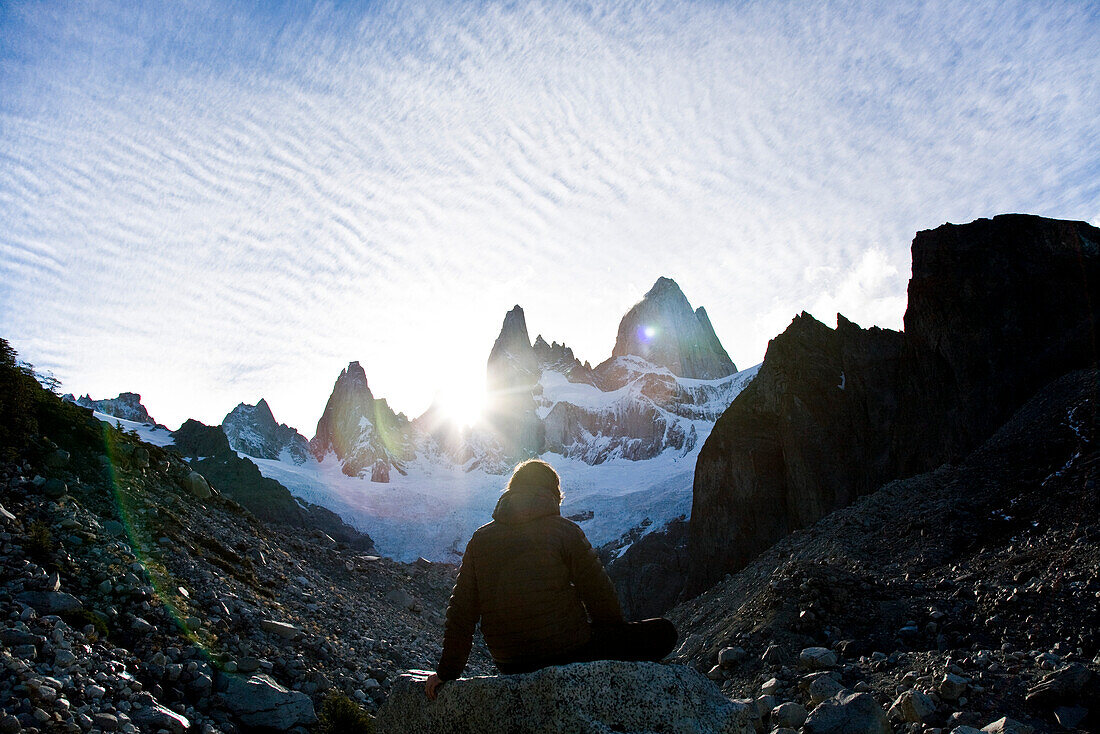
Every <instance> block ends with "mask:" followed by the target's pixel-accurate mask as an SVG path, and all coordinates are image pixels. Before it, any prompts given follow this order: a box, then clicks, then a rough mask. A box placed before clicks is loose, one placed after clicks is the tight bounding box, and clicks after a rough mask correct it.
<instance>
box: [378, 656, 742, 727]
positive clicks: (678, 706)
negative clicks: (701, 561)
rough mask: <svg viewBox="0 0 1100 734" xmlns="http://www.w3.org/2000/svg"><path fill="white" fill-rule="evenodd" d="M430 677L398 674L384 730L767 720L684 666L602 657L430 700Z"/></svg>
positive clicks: (450, 689)
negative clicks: (427, 681) (426, 685)
mask: <svg viewBox="0 0 1100 734" xmlns="http://www.w3.org/2000/svg"><path fill="white" fill-rule="evenodd" d="M425 675H426V673H422V672H419V671H410V672H409V673H406V674H404V675H401V676H399V677H398V678H397V680H396V681H395V682H394V684H393V688H392V689H391V690H390V695H389V698H387V699H386V703H385V705H383V707H382V709H381V710H380V711H379V712H378V719H377V722H376V725H377V731H378V734H434V733H436V732H447V734H503V733H504V732H539V733H543V732H545V733H546V734H551V733H554V734H556V733H557V732H610V731H615V732H627V733H629V734H643V733H645V734H648V733H649V732H663V733H664V734H753V732H754V731H755V730H754V728H753V724H754V722H759V720H760V719H759V716H758V715H757V714H756V712H755V707H753V706H751V705H746V704H745V703H743V702H737V701H731V700H730V699H728V698H726V697H725V696H724V695H723V694H722V692H721V691H720V690H718V686H716V685H715V684H714V683H713V682H712V681H710V680H708V679H707V678H706V676H704V675H703V674H702V673H699V672H698V671H696V670H693V669H691V668H688V667H685V666H683V665H666V664H662V663H646V662H622V661H616V660H599V661H595V662H589V663H581V664H575V665H564V666H560V667H558V666H555V667H549V668H543V669H541V670H537V671H535V672H533V673H528V674H526V675H506V676H496V677H492V676H485V677H477V678H464V679H462V680H460V681H456V682H454V683H450V684H448V685H446V686H443V688H442V689H440V692H439V697H438V698H437V699H436V700H435V701H431V702H429V701H427V700H425V698H424V687H423V686H424V677H425Z"/></svg>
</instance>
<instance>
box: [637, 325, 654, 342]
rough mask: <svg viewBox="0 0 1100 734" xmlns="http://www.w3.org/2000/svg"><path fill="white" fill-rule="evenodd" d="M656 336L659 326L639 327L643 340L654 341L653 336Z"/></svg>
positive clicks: (639, 334) (640, 337)
mask: <svg viewBox="0 0 1100 734" xmlns="http://www.w3.org/2000/svg"><path fill="white" fill-rule="evenodd" d="M655 336H657V328H656V327H654V326H643V327H641V328H639V329H638V338H639V339H640V340H641V341H644V342H649V341H653V337H655Z"/></svg>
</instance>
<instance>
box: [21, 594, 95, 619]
mask: <svg viewBox="0 0 1100 734" xmlns="http://www.w3.org/2000/svg"><path fill="white" fill-rule="evenodd" d="M15 599H16V601H19V602H22V603H23V604H26V605H27V606H28V607H31V608H32V609H34V611H36V612H38V613H39V614H69V613H71V612H79V611H80V610H81V609H83V608H84V605H83V604H81V602H80V600H79V599H77V598H76V597H75V596H73V595H72V594H66V593H65V592H63V591H24V592H23V593H22V594H19V595H18V596H16V597H15Z"/></svg>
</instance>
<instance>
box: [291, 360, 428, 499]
mask: <svg viewBox="0 0 1100 734" xmlns="http://www.w3.org/2000/svg"><path fill="white" fill-rule="evenodd" d="M408 425H409V421H408V418H406V417H405V415H404V414H402V413H396V414H395V413H394V412H393V409H392V408H390V406H389V404H388V403H387V402H386V401H385V399H382V398H377V399H376V398H375V397H374V395H373V394H372V393H371V391H370V386H369V385H367V373H366V371H365V370H364V369H363V367H362V365H360V364H359V363H358V362H351V363H350V364H348V366H347V367H346V368H345V369H343V370H340V376H339V377H337V378H336V383H335V384H334V385H333V386H332V394H331V395H330V396H329V399H328V403H327V404H326V405H325V412H324V413H322V414H321V419H320V420H319V421H317V433H316V435H315V436H314V437H313V440H312V441H310V442H309V446H310V450H311V451H312V452H313V455H314V456H316V457H317V460H318V461H323V460H324V458H325V456H326V455H327V454H329V453H330V452H331V453H334V454H336V458H337V459H339V460H340V461H341V462H342V464H343V472H344V473H345V474H347V475H348V476H357V475H359V474H360V473H361V472H363V471H365V470H367V469H371V472H372V477H377V478H378V481H385V480H384V479H382V477H387V478H388V476H389V467H391V466H392V467H396V468H397V469H398V471H402V464H403V463H404V462H405V461H407V460H408V459H410V458H411V457H412V446H411V444H410V442H409V437H408V435H407V431H408Z"/></svg>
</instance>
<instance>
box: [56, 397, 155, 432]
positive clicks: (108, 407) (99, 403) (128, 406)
mask: <svg viewBox="0 0 1100 734" xmlns="http://www.w3.org/2000/svg"><path fill="white" fill-rule="evenodd" d="M61 399H62V400H68V401H69V402H70V403H76V404H77V405H80V406H82V407H84V408H91V409H92V410H94V411H97V412H99V413H103V414H105V415H109V416H112V417H114V418H121V419H122V420H125V421H133V422H135V423H143V424H144V423H151V424H154V425H155V424H156V421H154V420H153V417H152V416H151V415H149V411H148V410H146V409H145V406H144V405H142V404H141V396H140V395H138V394H137V393H135V392H124V393H119V395H118V397H117V398H107V399H105V400H92V397H91V396H90V395H81V396H80V397H79V398H76V397H73V395H72V393H68V394H66V395H62V396H61Z"/></svg>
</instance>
